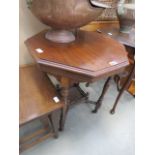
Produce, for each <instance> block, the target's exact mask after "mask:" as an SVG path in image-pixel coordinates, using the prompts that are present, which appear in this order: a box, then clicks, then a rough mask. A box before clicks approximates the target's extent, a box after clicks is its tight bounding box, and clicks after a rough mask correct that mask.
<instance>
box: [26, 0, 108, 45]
mask: <svg viewBox="0 0 155 155" xmlns="http://www.w3.org/2000/svg"><path fill="white" fill-rule="evenodd" d="M27 2H28V4H29V9H30V10H31V12H32V13H33V14H34V15H35V16H36V17H37V18H38V19H39V20H40V21H41V22H42V23H44V24H46V25H48V26H50V27H52V29H51V30H50V31H49V32H47V33H46V38H47V39H49V40H51V41H54V42H59V43H68V42H72V41H74V40H75V35H74V34H73V32H72V30H75V29H76V28H78V27H81V26H83V25H86V24H87V23H89V22H91V21H92V20H94V19H95V18H96V17H98V16H99V15H100V14H101V13H102V11H103V8H106V7H108V6H106V5H104V4H101V3H98V2H97V3H96V2H95V0H27ZM98 4H99V5H98Z"/></svg>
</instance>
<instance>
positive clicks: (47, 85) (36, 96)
mask: <svg viewBox="0 0 155 155" xmlns="http://www.w3.org/2000/svg"><path fill="white" fill-rule="evenodd" d="M19 74H20V83H19V84H20V98H19V101H20V102H19V103H20V104H19V105H20V109H19V110H20V114H19V115H20V118H19V125H20V128H21V127H23V126H24V125H26V124H28V123H30V122H32V121H34V120H38V119H45V120H47V121H48V125H45V127H44V128H41V129H39V130H37V131H35V132H33V133H31V134H28V135H26V136H24V137H23V136H22V137H21V138H20V151H23V150H25V149H27V148H29V147H31V146H33V145H35V144H37V143H39V142H41V141H43V140H45V139H46V138H49V137H51V136H54V137H57V129H56V128H55V127H54V123H53V120H52V112H54V111H56V110H58V109H62V108H63V106H64V104H63V102H62V101H59V102H58V103H56V102H55V101H54V100H53V98H54V97H58V94H57V93H56V91H55V88H54V87H53V85H52V83H51V82H50V80H49V79H48V77H47V76H46V74H45V73H43V72H41V71H40V70H38V69H37V67H36V66H35V65H30V66H26V67H20V69H19Z"/></svg>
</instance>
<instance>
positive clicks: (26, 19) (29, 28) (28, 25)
mask: <svg viewBox="0 0 155 155" xmlns="http://www.w3.org/2000/svg"><path fill="white" fill-rule="evenodd" d="M19 27H20V30H19V33H20V36H19V64H20V65H24V64H28V63H32V62H33V60H32V58H31V56H30V54H29V52H28V51H27V49H26V46H25V44H24V41H25V40H26V39H27V38H29V37H31V36H33V35H34V34H36V33H37V32H40V31H41V30H43V29H45V28H47V27H46V26H45V25H43V24H42V23H41V22H39V20H38V19H36V18H35V16H33V14H32V13H31V12H30V10H29V9H28V8H27V5H26V0H19Z"/></svg>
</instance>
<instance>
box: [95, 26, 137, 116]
mask: <svg viewBox="0 0 155 155" xmlns="http://www.w3.org/2000/svg"><path fill="white" fill-rule="evenodd" d="M97 32H99V33H102V34H103V35H107V36H109V37H110V38H113V39H115V40H117V41H118V42H120V43H122V44H123V45H124V46H125V48H126V51H127V52H128V58H129V60H130V65H129V67H128V68H129V69H128V74H127V75H126V76H125V78H121V77H120V76H119V75H116V76H115V81H116V82H117V88H118V91H119V94H118V96H117V98H116V100H115V103H114V105H113V108H112V109H111V111H110V112H111V114H114V113H115V110H116V107H117V105H118V101H119V99H120V98H121V96H122V94H123V92H124V91H125V90H128V89H129V86H130V84H131V81H132V80H133V78H134V76H135V59H134V55H135V33H134V29H133V31H131V33H130V34H126V33H121V32H120V31H119V29H118V28H110V29H109V28H105V29H98V30H97ZM132 95H133V96H134V95H135V94H132Z"/></svg>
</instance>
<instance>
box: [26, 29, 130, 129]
mask: <svg viewBox="0 0 155 155" xmlns="http://www.w3.org/2000/svg"><path fill="white" fill-rule="evenodd" d="M46 32H47V30H44V31H42V32H40V33H39V34H36V35H35V36H32V37H31V38H29V39H28V40H27V41H26V42H25V44H26V46H27V48H28V50H29V52H30V54H31V55H32V57H33V58H34V60H35V62H36V64H37V65H38V67H39V68H40V70H41V71H43V72H46V73H50V74H52V75H54V76H56V77H58V78H59V81H60V83H61V95H62V97H63V99H64V102H65V105H66V106H65V107H64V108H63V116H62V118H63V119H61V122H60V130H63V128H64V123H65V118H66V115H67V110H68V107H69V105H70V101H69V93H70V88H71V87H72V84H74V85H76V86H78V85H79V83H80V82H93V81H96V80H99V79H102V78H103V77H104V78H106V77H110V76H112V75H115V74H118V73H120V72H122V71H123V70H124V68H125V67H126V66H128V65H129V61H128V57H127V53H126V50H125V48H124V46H123V45H122V44H120V43H118V42H117V41H115V40H114V39H111V38H109V37H107V36H106V35H105V36H104V35H102V34H99V33H96V32H87V31H81V30H78V31H77V32H76V40H75V41H74V42H71V43H68V44H60V43H54V42H50V41H48V40H47V39H45V33H46ZM107 84H108V82H107ZM106 87H107V85H105V87H104V90H105V89H106ZM78 88H79V87H78ZM104 90H103V91H102V93H101V97H100V101H99V102H97V104H96V107H95V112H96V111H97V110H98V108H99V107H100V105H101V101H102V99H103V96H104V92H105V91H104ZM81 93H82V91H81Z"/></svg>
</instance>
